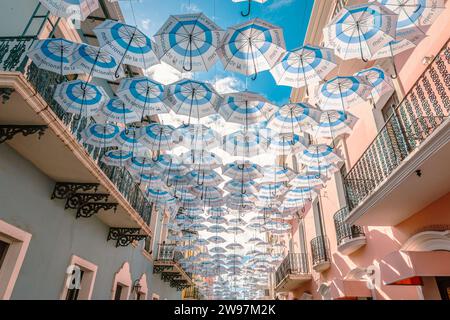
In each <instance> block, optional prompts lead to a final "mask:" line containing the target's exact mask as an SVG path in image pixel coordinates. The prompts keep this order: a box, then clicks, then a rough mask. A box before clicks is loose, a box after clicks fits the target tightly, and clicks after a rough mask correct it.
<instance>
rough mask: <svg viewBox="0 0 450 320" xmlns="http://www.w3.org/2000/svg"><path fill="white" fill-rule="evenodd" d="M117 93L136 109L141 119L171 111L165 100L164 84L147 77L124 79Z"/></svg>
mask: <svg viewBox="0 0 450 320" xmlns="http://www.w3.org/2000/svg"><path fill="white" fill-rule="evenodd" d="M116 94H117V96H118V97H119V98H120V99H121V100H122V101H123V102H125V103H126V104H127V105H129V106H131V107H132V108H133V109H135V111H136V113H137V114H138V115H140V117H141V121H142V120H143V119H144V118H145V117H147V116H153V115H158V114H163V113H168V112H169V107H168V106H167V105H166V104H165V103H164V102H163V100H164V87H163V85H162V84H161V83H159V82H157V81H155V80H151V79H149V78H147V77H136V78H125V79H123V80H122V81H121V82H120V85H119V87H118V88H117V92H116Z"/></svg>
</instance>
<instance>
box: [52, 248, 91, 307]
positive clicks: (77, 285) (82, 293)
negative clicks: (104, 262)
mask: <svg viewBox="0 0 450 320" xmlns="http://www.w3.org/2000/svg"><path fill="white" fill-rule="evenodd" d="M96 276H97V266H96V265H95V264H93V263H92V262H89V261H87V260H84V259H83V258H80V257H78V256H75V255H73V256H72V257H71V259H70V262H69V265H68V267H67V269H66V281H65V282H64V289H63V291H62V293H61V296H60V299H61V300H90V299H91V296H92V291H93V290H94V283H95V278H96Z"/></svg>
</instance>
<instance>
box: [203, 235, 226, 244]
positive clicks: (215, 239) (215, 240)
mask: <svg viewBox="0 0 450 320" xmlns="http://www.w3.org/2000/svg"><path fill="white" fill-rule="evenodd" d="M206 240H208V241H209V242H210V243H214V244H221V243H225V242H227V241H226V240H225V239H224V238H223V237H221V236H211V237H209V238H207V239H206Z"/></svg>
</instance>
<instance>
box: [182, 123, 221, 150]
mask: <svg viewBox="0 0 450 320" xmlns="http://www.w3.org/2000/svg"><path fill="white" fill-rule="evenodd" d="M173 141H174V142H175V143H176V144H180V145H182V146H184V147H186V148H188V149H190V150H210V149H213V148H216V147H218V146H219V145H220V136H219V134H218V133H217V132H216V131H214V130H212V129H210V128H208V127H207V126H205V125H203V124H190V125H182V126H180V127H179V128H177V129H176V130H175V131H174V133H173Z"/></svg>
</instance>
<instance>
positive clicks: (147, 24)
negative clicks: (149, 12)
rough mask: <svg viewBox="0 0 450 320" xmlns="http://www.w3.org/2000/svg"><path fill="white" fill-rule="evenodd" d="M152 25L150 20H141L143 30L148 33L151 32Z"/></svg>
mask: <svg viewBox="0 0 450 320" xmlns="http://www.w3.org/2000/svg"><path fill="white" fill-rule="evenodd" d="M151 24H152V21H151V20H150V19H143V20H141V26H142V29H144V30H146V31H148V30H150V26H151Z"/></svg>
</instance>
